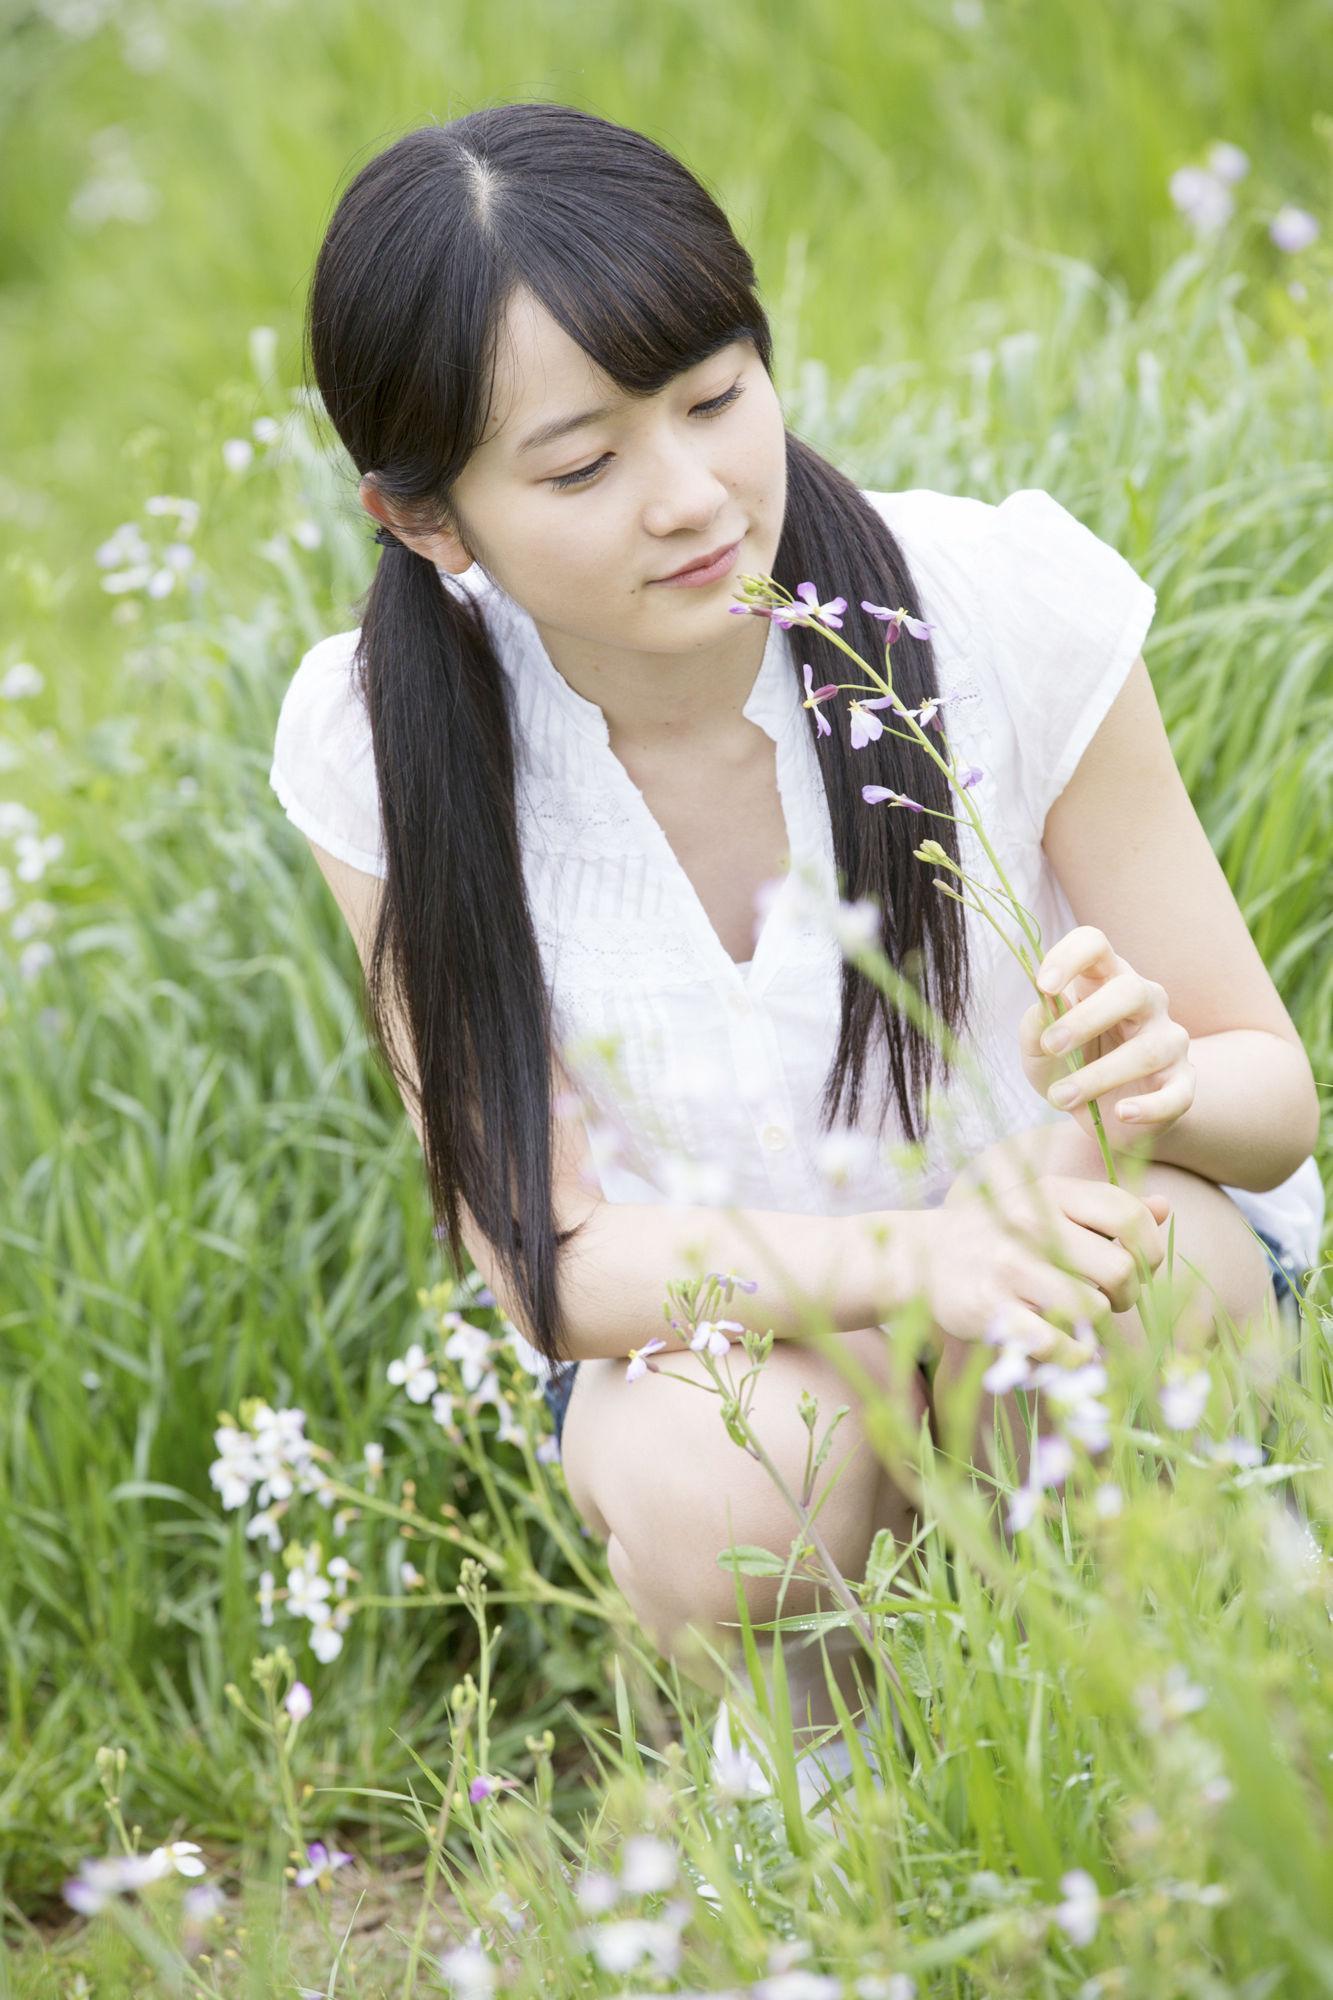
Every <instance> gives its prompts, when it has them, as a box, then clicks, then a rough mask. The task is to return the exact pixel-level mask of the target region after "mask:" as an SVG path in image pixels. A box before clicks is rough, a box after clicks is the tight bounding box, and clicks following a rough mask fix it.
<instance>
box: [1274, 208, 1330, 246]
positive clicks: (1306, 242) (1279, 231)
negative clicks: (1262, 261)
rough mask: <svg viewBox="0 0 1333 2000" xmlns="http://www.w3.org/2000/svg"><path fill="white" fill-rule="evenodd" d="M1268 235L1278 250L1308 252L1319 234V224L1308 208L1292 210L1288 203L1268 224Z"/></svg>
mask: <svg viewBox="0 0 1333 2000" xmlns="http://www.w3.org/2000/svg"><path fill="white" fill-rule="evenodd" d="M1268 234H1269V236H1270V238H1271V239H1272V241H1273V242H1274V243H1276V245H1277V247H1278V249H1279V250H1286V251H1288V252H1289V253H1292V252H1295V251H1297V250H1308V249H1309V247H1310V245H1311V244H1312V243H1313V242H1314V240H1315V238H1316V236H1318V234H1319V224H1318V223H1317V222H1316V221H1315V218H1314V217H1313V216H1312V215H1311V213H1310V211H1309V209H1308V208H1293V207H1292V206H1291V203H1290V202H1288V203H1287V204H1286V205H1285V207H1283V208H1280V209H1279V210H1278V212H1277V214H1276V215H1275V216H1274V217H1273V220H1272V221H1271V222H1270V223H1269V225H1268Z"/></svg>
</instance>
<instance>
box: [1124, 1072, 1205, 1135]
mask: <svg viewBox="0 0 1333 2000" xmlns="http://www.w3.org/2000/svg"><path fill="white" fill-rule="evenodd" d="M1194 1090H1195V1083H1194V1073H1193V1070H1192V1068H1191V1069H1187V1070H1186V1071H1185V1072H1184V1074H1177V1075H1175V1076H1170V1077H1168V1078H1167V1080H1166V1082H1165V1083H1164V1084H1162V1085H1161V1086H1160V1088H1159V1089H1157V1090H1149V1091H1148V1092H1146V1093H1145V1092H1143V1091H1140V1092H1139V1094H1138V1096H1137V1097H1124V1098H1122V1099H1121V1100H1120V1102H1119V1104H1117V1105H1116V1107H1115V1114H1116V1117H1117V1118H1124V1119H1125V1120H1127V1121H1128V1122H1133V1121H1134V1120H1136V1119H1137V1120H1138V1122H1139V1123H1140V1124H1142V1125H1164V1124H1166V1123H1167V1122H1168V1121H1170V1122H1172V1123H1174V1121H1175V1120H1176V1119H1177V1118H1180V1117H1183V1116H1184V1114H1185V1112H1187V1111H1188V1110H1189V1108H1190V1106H1191V1104H1193V1102H1194Z"/></svg>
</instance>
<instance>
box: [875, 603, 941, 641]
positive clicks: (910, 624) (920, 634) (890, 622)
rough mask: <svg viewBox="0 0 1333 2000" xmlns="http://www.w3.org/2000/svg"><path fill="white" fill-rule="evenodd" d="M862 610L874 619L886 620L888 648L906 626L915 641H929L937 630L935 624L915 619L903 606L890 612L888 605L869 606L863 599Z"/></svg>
mask: <svg viewBox="0 0 1333 2000" xmlns="http://www.w3.org/2000/svg"><path fill="white" fill-rule="evenodd" d="M861 609H862V610H863V611H868V612H869V613H870V615H871V617H872V618H882V619H883V620H884V622H885V624H886V625H887V626H888V628H889V629H888V631H887V632H886V633H885V634H884V643H885V645H886V646H891V645H892V644H893V643H894V641H895V640H896V639H897V637H898V634H899V632H900V631H901V630H902V628H903V626H904V625H905V626H906V627H907V629H908V631H909V632H910V633H911V635H912V637H913V638H914V639H928V638H929V637H930V635H931V633H932V632H933V631H934V630H935V627H934V624H933V623H932V622H931V620H930V619H929V618H913V617H912V616H911V615H910V614H909V613H908V612H906V611H904V610H903V607H902V605H901V604H900V605H899V606H898V609H897V610H896V611H890V609H889V607H888V605H887V604H868V603H867V602H866V600H865V598H864V597H863V598H862V599H861Z"/></svg>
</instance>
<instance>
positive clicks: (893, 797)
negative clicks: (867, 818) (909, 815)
mask: <svg viewBox="0 0 1333 2000" xmlns="http://www.w3.org/2000/svg"><path fill="white" fill-rule="evenodd" d="M861 797H862V798H863V799H864V800H865V802H866V804H867V805H868V806H877V805H879V804H881V803H882V801H883V800H885V799H887V800H888V801H889V804H890V805H893V806H906V807H907V808H908V809H909V811H911V812H914V813H923V812H924V811H925V810H926V808H925V807H924V806H919V805H918V804H917V802H916V800H915V799H909V798H908V796H907V794H906V793H905V792H891V791H890V790H889V788H888V786H887V785H862V787H861Z"/></svg>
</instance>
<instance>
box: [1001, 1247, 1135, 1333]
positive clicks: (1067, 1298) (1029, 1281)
mask: <svg viewBox="0 0 1333 2000" xmlns="http://www.w3.org/2000/svg"><path fill="white" fill-rule="evenodd" d="M1015 1290H1016V1291H1017V1292H1018V1293H1019V1294H1020V1296H1021V1297H1022V1298H1024V1299H1025V1300H1027V1302H1028V1303H1029V1304H1030V1305H1032V1306H1035V1307H1036V1309H1037V1311H1038V1312H1040V1313H1041V1314H1042V1315H1043V1317H1044V1318H1046V1319H1051V1320H1057V1321H1059V1322H1061V1323H1064V1322H1066V1321H1067V1322H1068V1324H1069V1325H1070V1326H1071V1327H1072V1326H1073V1325H1074V1324H1075V1322H1076V1321H1078V1320H1081V1319H1084V1320H1090V1321H1091V1322H1092V1324H1093V1326H1094V1327H1096V1326H1098V1325H1101V1324H1103V1323H1104V1322H1105V1320H1106V1318H1107V1315H1108V1314H1109V1313H1110V1312H1111V1311H1112V1307H1111V1304H1110V1301H1109V1300H1108V1299H1107V1296H1106V1294H1105V1292H1103V1291H1102V1290H1101V1289H1100V1287H1099V1286H1097V1285H1093V1284H1089V1283H1088V1281H1087V1279H1085V1278H1081V1277H1079V1276H1078V1275H1077V1273H1075V1272H1071V1271H1063V1270H1061V1269H1060V1267H1059V1266H1058V1265H1057V1264H1052V1263H1049V1262H1047V1260H1046V1259H1045V1258H1042V1257H1037V1256H1026V1255H1025V1256H1024V1257H1023V1260H1022V1262H1021V1265H1020V1269H1019V1273H1018V1282H1017V1284H1016V1285H1015Z"/></svg>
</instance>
